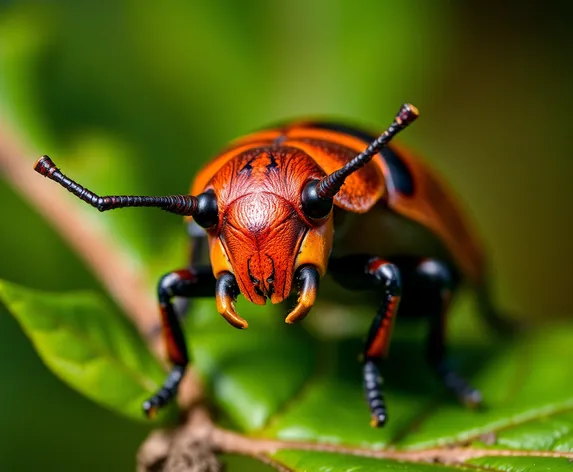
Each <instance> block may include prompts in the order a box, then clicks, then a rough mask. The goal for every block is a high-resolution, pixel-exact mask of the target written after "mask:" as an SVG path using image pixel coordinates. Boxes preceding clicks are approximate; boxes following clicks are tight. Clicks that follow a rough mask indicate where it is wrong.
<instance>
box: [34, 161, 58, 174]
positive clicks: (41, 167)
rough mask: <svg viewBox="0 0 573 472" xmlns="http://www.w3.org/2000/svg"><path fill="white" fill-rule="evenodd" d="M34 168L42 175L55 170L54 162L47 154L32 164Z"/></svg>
mask: <svg viewBox="0 0 573 472" xmlns="http://www.w3.org/2000/svg"><path fill="white" fill-rule="evenodd" d="M34 170H35V171H36V172H38V173H39V174H42V175H44V176H47V175H50V174H52V173H53V172H54V171H55V170H56V164H54V161H52V159H50V158H49V157H48V156H42V157H40V159H38V160H37V161H36V163H35V164H34Z"/></svg>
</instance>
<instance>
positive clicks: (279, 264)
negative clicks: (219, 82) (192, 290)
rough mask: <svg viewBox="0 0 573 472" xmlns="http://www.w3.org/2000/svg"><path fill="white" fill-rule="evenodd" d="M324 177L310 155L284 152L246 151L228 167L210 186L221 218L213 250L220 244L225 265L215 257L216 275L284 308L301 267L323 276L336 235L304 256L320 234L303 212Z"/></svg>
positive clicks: (254, 298) (328, 236)
mask: <svg viewBox="0 0 573 472" xmlns="http://www.w3.org/2000/svg"><path fill="white" fill-rule="evenodd" d="M324 175H325V174H324V172H323V171H322V170H321V169H320V168H319V167H318V165H317V164H316V163H315V162H314V161H313V160H312V159H311V158H310V157H309V156H308V155H307V154H306V153H304V152H302V151H300V150H297V149H293V148H285V147H281V148H271V147H269V148H259V149H256V150H253V151H248V152H245V153H243V154H240V155H238V156H237V157H236V158H234V159H233V160H231V161H230V162H228V163H227V164H225V165H224V166H223V168H221V170H220V171H219V172H217V174H216V176H215V177H214V178H213V180H212V181H211V182H210V184H209V187H210V188H213V189H216V192H217V200H218V205H219V215H220V223H219V227H218V228H217V235H216V238H217V239H218V241H215V240H213V241H212V244H218V242H220V245H218V247H219V248H220V250H222V251H223V252H224V259H226V261H221V259H223V258H221V257H213V254H212V262H213V266H214V267H213V269H214V272H215V275H218V274H217V272H220V271H222V270H228V271H230V272H232V273H233V274H234V275H235V277H236V279H237V284H238V285H239V289H240V290H241V292H242V294H243V295H244V296H245V297H246V298H247V299H248V300H250V301H252V302H253V303H257V304H264V303H265V301H266V299H267V298H269V299H270V300H271V302H272V303H280V302H281V301H283V300H284V299H285V298H286V297H288V295H289V294H290V292H291V288H292V282H293V277H294V275H295V272H296V270H297V269H298V267H299V266H300V265H301V264H302V263H313V264H314V265H316V266H317V267H318V268H319V270H320V271H321V272H322V273H324V271H325V270H326V258H327V257H328V253H329V252H330V247H331V236H332V235H331V234H326V233H328V232H327V231H326V232H325V231H323V233H325V234H324V236H323V237H322V238H318V239H320V240H321V242H320V243H319V246H320V247H319V248H318V250H317V249H316V248H314V250H313V251H311V250H310V249H308V250H305V251H303V249H304V248H305V247H306V246H307V245H308V244H306V245H305V244H304V243H305V240H307V239H308V240H309V242H310V241H311V240H312V241H315V240H317V238H316V234H315V233H316V232H317V228H316V223H315V222H312V221H309V220H308V219H307V218H306V217H305V215H304V212H303V210H302V190H303V188H304V185H305V184H306V183H307V182H308V181H309V179H319V178H321V177H323V176H324ZM325 225H326V224H325V222H322V226H325ZM326 226H327V225H326ZM309 236H310V238H309ZM315 245H316V244H315V243H313V246H315ZM310 252H313V253H314V254H313V256H312V257H310ZM303 253H304V255H303ZM300 256H303V257H300ZM311 259H315V260H311ZM217 262H219V263H217ZM225 262H227V263H225Z"/></svg>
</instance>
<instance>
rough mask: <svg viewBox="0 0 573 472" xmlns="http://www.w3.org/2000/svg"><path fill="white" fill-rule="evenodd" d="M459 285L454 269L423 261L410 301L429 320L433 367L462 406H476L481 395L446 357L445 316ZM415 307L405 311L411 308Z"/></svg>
mask: <svg viewBox="0 0 573 472" xmlns="http://www.w3.org/2000/svg"><path fill="white" fill-rule="evenodd" d="M456 286H457V274H456V273H455V269H453V268H452V267H450V266H448V265H447V264H446V263H444V262H441V261H438V260H434V259H422V260H420V261H419V262H418V264H417V265H416V267H415V269H414V274H413V280H411V288H412V290H411V291H412V292H413V293H412V294H411V295H412V298H411V299H410V297H408V298H409V300H408V302H410V301H411V302H412V304H413V305H417V307H416V309H417V310H420V311H421V312H422V313H427V315H428V317H429V323H430V329H429V335H428V344H427V354H428V356H427V358H428V362H429V363H430V366H431V367H432V368H433V369H434V371H435V372H436V373H437V374H438V376H439V377H440V379H441V380H442V382H443V383H444V385H445V386H446V387H447V388H448V389H449V390H450V391H452V392H453V393H454V394H455V395H456V396H457V397H458V398H459V400H460V401H461V402H462V403H463V404H465V405H467V406H471V407H475V406H477V405H479V404H480V403H481V401H482V398H481V394H480V393H479V391H477V390H476V389H474V388H472V387H471V386H470V385H469V384H468V382H466V381H465V380H464V379H463V378H462V377H461V376H460V375H459V374H457V373H456V372H454V371H453V370H452V369H451V367H450V365H449V363H448V360H447V358H446V354H447V352H446V339H445V337H446V317H447V313H448V310H449V308H450V301H451V299H452V295H453V292H454V290H455V288H456ZM408 295H410V294H408ZM408 302H406V303H408ZM412 304H411V305H410V306H408V305H406V306H405V307H404V308H405V309H408V308H410V309H411V308H413V306H412Z"/></svg>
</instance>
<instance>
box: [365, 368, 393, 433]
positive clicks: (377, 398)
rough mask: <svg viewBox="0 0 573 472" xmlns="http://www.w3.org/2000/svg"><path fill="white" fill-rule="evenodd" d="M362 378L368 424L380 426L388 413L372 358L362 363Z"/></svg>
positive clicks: (379, 378) (380, 381)
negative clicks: (368, 409) (369, 414)
mask: <svg viewBox="0 0 573 472" xmlns="http://www.w3.org/2000/svg"><path fill="white" fill-rule="evenodd" d="M363 378H364V393H365V394H366V401H367V402H368V406H369V407H370V413H371V417H370V418H371V420H370V426H372V427H374V428H380V427H382V426H384V424H385V423H386V421H387V420H388V413H387V412H386V403H385V402H384V397H383V395H382V377H381V376H380V371H379V370H378V367H377V366H376V364H375V361H374V360H373V359H368V360H367V361H366V362H365V363H364V370H363Z"/></svg>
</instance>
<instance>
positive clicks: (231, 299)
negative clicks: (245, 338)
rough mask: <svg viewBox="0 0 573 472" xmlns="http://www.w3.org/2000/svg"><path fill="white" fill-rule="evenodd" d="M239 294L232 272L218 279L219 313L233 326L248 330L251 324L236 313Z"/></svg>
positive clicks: (223, 274)
mask: <svg viewBox="0 0 573 472" xmlns="http://www.w3.org/2000/svg"><path fill="white" fill-rule="evenodd" d="M239 293H241V292H240V290H239V286H238V285H237V280H236V279H235V276H234V275H233V274H231V273H230V272H223V273H222V274H221V275H220V276H219V278H218V279H217V287H216V289H215V297H216V300H217V311H218V312H219V314H220V315H221V316H222V317H223V318H225V319H226V320H227V321H228V322H229V324H231V326H234V327H235V328H239V329H246V328H248V327H249V323H247V320H245V319H244V318H241V317H240V316H239V315H238V314H237V312H236V311H235V302H236V301H237V296H238V295H239Z"/></svg>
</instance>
